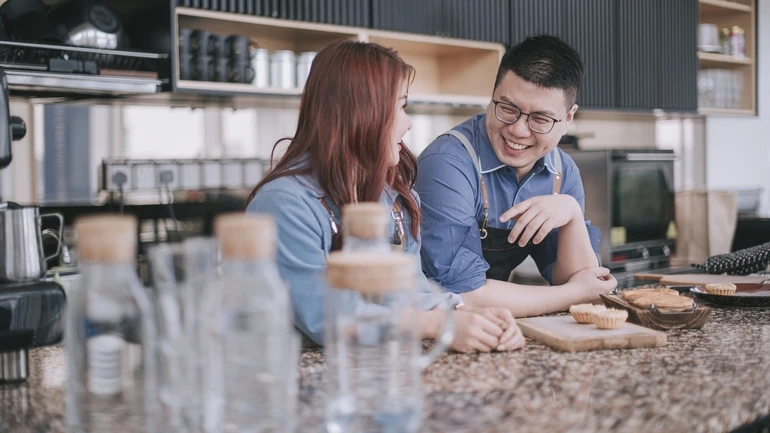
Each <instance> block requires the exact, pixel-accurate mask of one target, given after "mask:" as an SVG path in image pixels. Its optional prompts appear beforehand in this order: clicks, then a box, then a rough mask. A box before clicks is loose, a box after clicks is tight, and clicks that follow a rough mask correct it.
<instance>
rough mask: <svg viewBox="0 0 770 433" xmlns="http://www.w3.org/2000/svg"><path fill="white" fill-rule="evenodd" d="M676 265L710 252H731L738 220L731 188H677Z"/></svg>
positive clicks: (702, 258)
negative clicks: (681, 189)
mask: <svg viewBox="0 0 770 433" xmlns="http://www.w3.org/2000/svg"><path fill="white" fill-rule="evenodd" d="M674 202H675V207H676V228H677V235H678V236H677V241H676V254H675V256H674V257H673V258H672V260H671V262H672V264H674V265H689V264H691V263H703V262H705V261H706V258H707V257H709V256H713V255H717V254H725V253H729V252H730V248H731V246H732V243H733V236H734V235H735V227H736V224H737V222H738V208H737V205H736V198H735V194H734V193H732V192H729V191H702V190H690V191H680V192H677V193H676V195H675V198H674Z"/></svg>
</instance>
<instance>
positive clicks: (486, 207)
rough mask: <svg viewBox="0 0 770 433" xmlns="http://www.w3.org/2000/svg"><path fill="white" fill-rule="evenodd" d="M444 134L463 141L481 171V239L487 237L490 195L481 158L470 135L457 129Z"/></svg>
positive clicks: (474, 163)
mask: <svg viewBox="0 0 770 433" xmlns="http://www.w3.org/2000/svg"><path fill="white" fill-rule="evenodd" d="M444 134H448V135H451V136H453V137H454V138H456V139H458V140H460V143H462V145H463V147H465V150H467V151H468V153H469V154H470V155H471V159H472V160H473V165H475V166H476V171H477V172H478V173H479V179H480V180H481V198H482V200H483V202H484V220H483V221H482V222H481V227H480V228H479V233H480V235H481V239H486V238H487V221H489V196H488V195H487V184H486V182H484V176H483V175H482V174H481V160H480V159H479V157H478V155H476V151H475V150H474V149H473V145H472V144H471V142H470V140H468V137H466V136H465V134H463V133H462V132H460V131H457V130H455V129H450V130H449V131H447V132H445V133H444ZM442 135H443V134H442Z"/></svg>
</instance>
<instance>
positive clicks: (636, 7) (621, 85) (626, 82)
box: [617, 0, 694, 111]
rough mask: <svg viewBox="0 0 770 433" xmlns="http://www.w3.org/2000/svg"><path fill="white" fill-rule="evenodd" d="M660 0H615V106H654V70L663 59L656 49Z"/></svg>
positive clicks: (652, 107)
mask: <svg viewBox="0 0 770 433" xmlns="http://www.w3.org/2000/svg"><path fill="white" fill-rule="evenodd" d="M663 1H671V0H663ZM660 3H661V1H660V0H619V2H618V89H617V92H618V106H619V108H622V109H629V110H644V111H649V110H652V109H654V108H658V107H657V105H658V84H659V82H660V81H659V78H658V77H659V75H658V71H659V70H661V63H662V62H663V61H664V59H662V58H661V56H660V55H659V53H658V46H659V45H660V39H661V35H660V33H659V32H658V29H657V24H658V21H659V20H658V16H659V14H660V12H659V10H660ZM693 78H694V77H693Z"/></svg>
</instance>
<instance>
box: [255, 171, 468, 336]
mask: <svg viewBox="0 0 770 433" xmlns="http://www.w3.org/2000/svg"><path fill="white" fill-rule="evenodd" d="M301 163H302V162H300V164H301ZM324 195H325V194H324V193H323V191H322V190H321V187H320V185H319V184H318V182H317V181H316V179H315V177H314V176H311V175H302V176H284V177H281V178H278V179H276V180H274V181H271V182H269V183H267V184H266V185H264V186H263V187H262V188H260V189H259V191H258V192H257V194H256V196H255V197H254V199H253V200H252V201H251V202H250V203H249V205H248V207H247V210H246V211H247V212H258V213H266V214H269V215H272V217H273V218H274V219H275V222H276V224H277V226H278V242H277V247H278V248H277V254H276V262H277V265H278V270H279V272H280V274H281V278H283V279H284V280H285V281H287V282H288V284H289V286H290V295H291V300H292V305H293V310H294V324H295V325H296V326H297V328H298V329H299V330H300V331H302V332H303V333H304V334H305V335H307V336H308V337H310V339H312V340H313V341H314V342H315V343H316V344H321V345H322V344H323V331H324V299H325V296H324V293H325V291H326V288H327V285H326V280H325V271H326V259H327V257H328V254H329V251H330V249H331V246H332V230H331V223H330V221H329V213H328V212H327V211H326V208H325V207H324V206H323V204H321V201H320V200H319V199H320V198H321V197H323V196H324ZM396 196H397V194H396V193H395V191H393V190H392V189H390V188H386V189H385V191H383V193H382V195H381V196H380V203H382V204H384V205H385V206H387V208H388V210H390V209H391V208H392V207H393V203H394V199H395V197H396ZM415 196H416V195H415ZM327 204H329V206H330V207H331V209H332V211H333V212H334V214H335V219H336V221H337V223H339V221H340V212H339V209H338V208H337V207H336V206H334V205H333V204H332V203H331V202H329V201H327ZM388 221H389V224H390V227H389V228H388V232H387V233H393V230H394V225H395V222H394V220H393V219H392V218H390V211H388ZM403 223H404V229H405V231H406V233H407V236H406V239H405V242H406V252H407V253H410V254H413V255H414V257H415V260H416V261H417V262H418V264H419V261H420V255H419V254H420V237H419V236H418V237H417V238H413V237H412V236H411V224H412V219H411V217H410V216H409V213H408V212H406V211H405V212H404V221H403ZM418 269H419V267H418ZM418 274H419V275H418V281H419V286H420V293H419V294H418V297H417V303H418V308H420V310H422V311H428V310H431V309H433V308H434V307H436V306H437V305H438V304H440V303H441V302H442V301H448V302H450V303H459V302H461V299H460V297H459V295H456V294H453V293H443V294H441V295H438V294H433V293H429V292H428V288H427V285H428V280H427V278H426V277H425V275H424V274H423V273H422V272H418ZM343 308H344V309H346V310H348V311H350V312H351V313H352V312H356V313H357V314H358V313H360V312H361V311H362V310H365V309H371V308H375V309H376V308H380V307H378V306H375V305H372V304H366V303H365V302H364V301H363V300H362V299H360V298H358V299H356V300H351V302H350V303H349V305H346V306H344V307H343Z"/></svg>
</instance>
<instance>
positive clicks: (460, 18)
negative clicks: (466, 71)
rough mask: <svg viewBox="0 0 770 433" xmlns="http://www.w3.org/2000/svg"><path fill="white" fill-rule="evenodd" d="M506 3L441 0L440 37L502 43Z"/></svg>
mask: <svg viewBox="0 0 770 433" xmlns="http://www.w3.org/2000/svg"><path fill="white" fill-rule="evenodd" d="M510 3H511V2H510V1H509V0H485V1H474V0H444V1H443V2H442V8H443V10H442V16H443V22H442V30H441V33H442V34H443V35H444V36H448V37H451V38H458V39H471V40H477V41H489V42H497V43H505V42H507V41H508V37H509V36H508V33H509V30H508V26H509V23H508V17H509V14H510V12H509V11H510Z"/></svg>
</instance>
